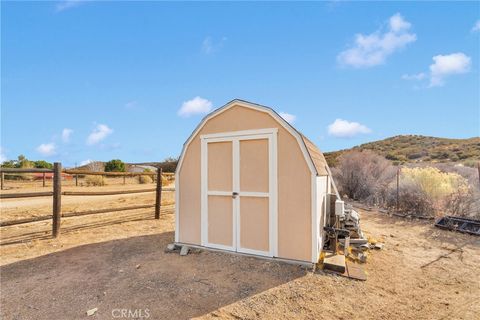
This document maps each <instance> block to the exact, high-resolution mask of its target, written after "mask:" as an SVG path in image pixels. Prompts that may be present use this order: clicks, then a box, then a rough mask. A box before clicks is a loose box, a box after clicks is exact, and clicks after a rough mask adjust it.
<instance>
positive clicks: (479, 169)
mask: <svg viewBox="0 0 480 320" xmlns="http://www.w3.org/2000/svg"><path fill="white" fill-rule="evenodd" d="M477 169H478V182H479V183H480V161H479V162H478V163H477ZM2 182H3V173H2ZM2 186H3V183H2Z"/></svg>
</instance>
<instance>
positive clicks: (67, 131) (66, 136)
mask: <svg viewBox="0 0 480 320" xmlns="http://www.w3.org/2000/svg"><path fill="white" fill-rule="evenodd" d="M72 133H73V130H72V129H69V128H65V129H63V130H62V141H63V142H65V143H67V142H69V141H70V136H71V135H72Z"/></svg>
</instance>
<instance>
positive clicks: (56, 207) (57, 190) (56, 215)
mask: <svg viewBox="0 0 480 320" xmlns="http://www.w3.org/2000/svg"><path fill="white" fill-rule="evenodd" d="M0 172H1V177H2V179H1V180H2V189H3V179H4V173H38V172H40V173H43V180H44V181H43V185H44V186H45V173H47V172H50V173H52V172H53V192H32V193H17V194H0V199H8V198H26V197H44V196H53V212H52V215H48V216H40V217H31V218H25V219H17V220H11V221H4V222H0V227H4V226H11V225H16V224H23V223H29V222H36V221H43V220H49V219H52V235H53V237H55V238H56V237H57V236H58V235H59V234H60V225H61V218H62V217H64V218H67V217H75V216H83V215H89V214H99V213H107V212H116V211H126V210H136V209H145V208H153V207H155V219H160V210H161V201H162V176H163V175H173V174H164V173H163V172H162V168H158V169H157V172H92V171H82V170H68V169H67V170H62V164H61V163H60V162H55V163H54V168H53V170H51V169H37V168H33V169H31V168H29V169H18V168H0ZM62 173H67V174H75V175H76V178H77V176H78V175H102V176H123V177H126V176H132V177H133V176H144V175H148V176H153V175H155V176H156V184H157V185H156V188H151V189H140V190H119V191H100V192H83V191H64V192H62ZM174 190H175V189H174V188H166V189H165V190H164V191H174ZM144 192H155V204H149V205H138V206H130V207H120V208H107V209H98V210H88V211H80V212H68V213H64V214H62V202H61V199H62V195H64V196H103V195H117V194H131V193H144Z"/></svg>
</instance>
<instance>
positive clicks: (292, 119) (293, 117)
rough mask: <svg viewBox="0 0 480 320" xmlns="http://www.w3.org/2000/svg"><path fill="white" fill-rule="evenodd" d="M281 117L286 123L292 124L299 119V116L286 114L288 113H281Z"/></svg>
mask: <svg viewBox="0 0 480 320" xmlns="http://www.w3.org/2000/svg"><path fill="white" fill-rule="evenodd" d="M279 115H280V117H282V118H283V119H285V121H287V122H288V123H290V124H292V123H294V122H295V120H296V119H297V116H296V115H294V114H290V113H286V112H280V113H279Z"/></svg>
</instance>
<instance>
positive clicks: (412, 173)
mask: <svg viewBox="0 0 480 320" xmlns="http://www.w3.org/2000/svg"><path fill="white" fill-rule="evenodd" d="M402 179H404V180H407V181H411V182H413V183H415V184H418V185H419V186H420V188H421V189H422V191H423V192H424V193H425V194H427V195H428V196H429V197H430V198H431V199H432V200H433V201H437V202H438V201H441V200H442V199H444V198H445V197H447V196H449V195H451V194H452V193H454V192H456V191H466V190H467V188H468V183H467V181H466V179H465V178H463V177H462V176H460V175H459V174H458V173H453V172H442V171H440V170H439V169H437V168H433V167H425V168H418V167H417V168H404V169H402Z"/></svg>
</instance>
